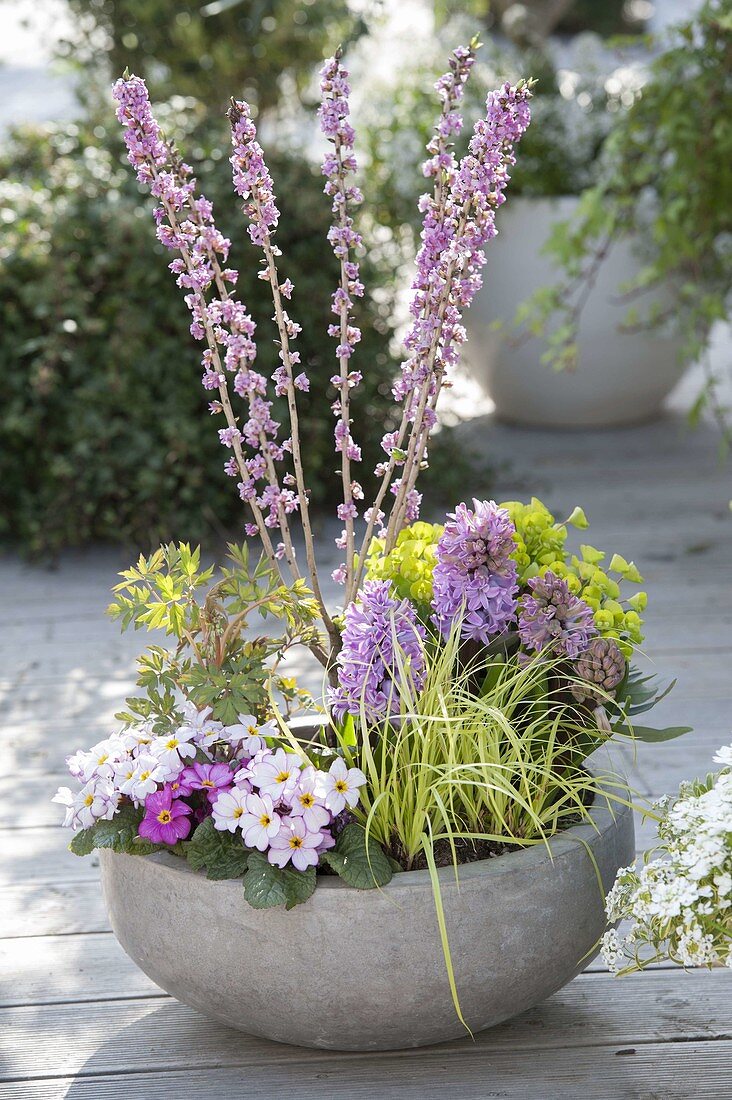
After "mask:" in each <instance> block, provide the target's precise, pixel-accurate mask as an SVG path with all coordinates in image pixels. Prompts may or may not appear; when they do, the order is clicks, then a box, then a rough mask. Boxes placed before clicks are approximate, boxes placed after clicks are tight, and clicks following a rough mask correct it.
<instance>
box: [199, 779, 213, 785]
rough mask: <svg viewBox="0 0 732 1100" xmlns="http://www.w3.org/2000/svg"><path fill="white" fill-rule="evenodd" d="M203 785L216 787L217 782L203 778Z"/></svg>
mask: <svg viewBox="0 0 732 1100" xmlns="http://www.w3.org/2000/svg"><path fill="white" fill-rule="evenodd" d="M201 786H202V787H215V786H216V784H215V783H212V782H211V780H210V779H202V780H201Z"/></svg>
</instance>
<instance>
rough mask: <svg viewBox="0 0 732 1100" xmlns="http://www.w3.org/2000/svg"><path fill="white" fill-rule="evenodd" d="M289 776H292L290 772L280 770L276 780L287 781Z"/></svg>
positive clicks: (279, 781) (278, 781)
mask: <svg viewBox="0 0 732 1100" xmlns="http://www.w3.org/2000/svg"><path fill="white" fill-rule="evenodd" d="M289 778H290V773H289V772H280V774H279V775H278V776H277V779H276V780H275V782H277V783H286V782H287V780H288V779H289Z"/></svg>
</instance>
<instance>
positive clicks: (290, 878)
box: [277, 867, 316, 909]
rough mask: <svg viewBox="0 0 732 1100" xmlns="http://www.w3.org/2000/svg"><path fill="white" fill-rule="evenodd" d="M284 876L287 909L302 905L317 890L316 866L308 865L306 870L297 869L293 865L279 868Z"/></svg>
mask: <svg viewBox="0 0 732 1100" xmlns="http://www.w3.org/2000/svg"><path fill="white" fill-rule="evenodd" d="M277 870H279V871H280V874H281V875H282V876H283V878H284V882H285V891H286V893H287V901H286V903H285V909H292V908H294V906H296V905H302V903H303V902H304V901H307V900H308V898H309V897H310V896H311V894H313V893H314V891H315V885H316V879H315V868H314V867H308V869H307V870H306V871H296V870H295V869H294V868H292V867H284V868H277Z"/></svg>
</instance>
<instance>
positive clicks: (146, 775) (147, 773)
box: [140, 772, 150, 779]
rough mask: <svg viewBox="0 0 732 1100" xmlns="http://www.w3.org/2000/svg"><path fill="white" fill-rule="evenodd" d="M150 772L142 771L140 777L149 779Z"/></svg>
mask: <svg viewBox="0 0 732 1100" xmlns="http://www.w3.org/2000/svg"><path fill="white" fill-rule="evenodd" d="M149 778H150V772H140V779H149Z"/></svg>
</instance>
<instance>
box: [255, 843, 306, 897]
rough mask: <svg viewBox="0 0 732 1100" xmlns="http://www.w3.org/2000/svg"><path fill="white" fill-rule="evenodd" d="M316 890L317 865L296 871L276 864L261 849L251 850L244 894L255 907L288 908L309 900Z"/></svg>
mask: <svg viewBox="0 0 732 1100" xmlns="http://www.w3.org/2000/svg"><path fill="white" fill-rule="evenodd" d="M314 890H315V868H314V867H308V869H307V871H295V870H292V869H291V868H289V867H287V868H283V867H273V866H272V864H271V863H270V862H269V861H268V860H267V857H266V856H265V855H263V854H262V853H261V852H251V853H250V855H249V869H248V871H247V873H246V874H245V876H244V897H245V898H246V899H247V901H248V902H249V904H250V905H251V906H252V908H253V909H272V908H274V906H276V905H284V906H285V908H286V909H292V908H293V906H295V905H299V904H301V903H302V902H304V901H307V900H308V898H309V897H310V895H311V894H312V893H313V891H314Z"/></svg>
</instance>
